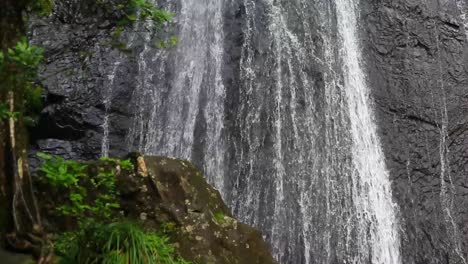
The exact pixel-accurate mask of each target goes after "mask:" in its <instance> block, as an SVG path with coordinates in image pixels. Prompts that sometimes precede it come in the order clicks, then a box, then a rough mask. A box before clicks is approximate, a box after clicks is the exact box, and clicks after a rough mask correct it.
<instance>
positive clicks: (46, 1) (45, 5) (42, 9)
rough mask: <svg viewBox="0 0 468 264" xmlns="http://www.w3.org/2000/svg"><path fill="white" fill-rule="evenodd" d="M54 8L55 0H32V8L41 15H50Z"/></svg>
mask: <svg viewBox="0 0 468 264" xmlns="http://www.w3.org/2000/svg"><path fill="white" fill-rule="evenodd" d="M53 8H54V1H53V0H33V1H30V9H31V11H32V12H34V13H36V14H38V15H39V16H48V15H50V14H51V13H52V10H53Z"/></svg>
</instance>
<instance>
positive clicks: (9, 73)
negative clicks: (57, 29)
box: [0, 39, 43, 123]
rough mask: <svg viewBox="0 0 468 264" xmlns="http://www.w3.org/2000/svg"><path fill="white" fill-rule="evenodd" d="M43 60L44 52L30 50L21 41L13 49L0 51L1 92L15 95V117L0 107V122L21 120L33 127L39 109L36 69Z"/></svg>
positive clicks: (40, 105)
mask: <svg viewBox="0 0 468 264" xmlns="http://www.w3.org/2000/svg"><path fill="white" fill-rule="evenodd" d="M42 58H43V50H42V49H41V48H39V47H37V46H31V45H29V43H28V42H27V41H26V39H22V40H21V41H19V42H18V43H17V44H16V45H15V47H13V48H10V49H8V50H7V51H5V52H3V51H0V83H1V84H2V86H1V87H0V92H3V93H5V92H8V91H13V92H14V93H15V95H16V100H15V101H16V105H15V109H17V110H18V111H17V112H15V113H9V112H8V111H7V110H5V108H6V109H8V107H5V105H6V103H3V106H0V119H5V118H9V117H13V116H14V117H15V118H16V117H18V116H24V117H25V120H26V121H27V122H28V121H29V123H33V122H34V121H35V120H36V119H37V115H38V113H39V112H40V110H41V108H42V98H41V88H40V87H39V86H37V85H35V84H34V82H35V81H36V77H37V76H36V75H37V68H38V67H39V64H40V62H41V61H42Z"/></svg>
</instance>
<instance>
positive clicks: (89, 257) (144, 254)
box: [56, 221, 189, 264]
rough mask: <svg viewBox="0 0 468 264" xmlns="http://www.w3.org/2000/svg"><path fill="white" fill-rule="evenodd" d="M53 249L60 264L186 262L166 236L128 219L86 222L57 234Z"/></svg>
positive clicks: (182, 263)
mask: <svg viewBox="0 0 468 264" xmlns="http://www.w3.org/2000/svg"><path fill="white" fill-rule="evenodd" d="M56 251H57V254H58V255H60V256H63V257H62V259H61V261H60V263H62V264H88V263H89V264H90V263H102V264H128V263H132V264H149V263H151V264H189V262H187V261H184V260H183V259H180V258H177V257H174V256H175V252H174V248H173V246H172V245H170V243H169V240H168V238H167V237H164V236H160V235H158V234H156V233H151V232H145V231H144V230H143V229H142V228H140V227H139V226H138V225H137V224H134V223H129V222H118V223H111V224H103V223H98V222H94V221H88V222H86V223H83V224H82V225H81V226H80V228H79V230H78V231H76V232H72V233H66V234H64V235H62V236H60V237H59V239H58V240H57V243H56Z"/></svg>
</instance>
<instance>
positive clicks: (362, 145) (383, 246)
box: [336, 0, 401, 264]
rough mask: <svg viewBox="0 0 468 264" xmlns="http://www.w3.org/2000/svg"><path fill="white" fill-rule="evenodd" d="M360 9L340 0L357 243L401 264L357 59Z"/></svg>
mask: <svg viewBox="0 0 468 264" xmlns="http://www.w3.org/2000/svg"><path fill="white" fill-rule="evenodd" d="M356 5H357V3H356V1H355V0H337V1H336V8H337V16H338V31H339V33H340V35H341V40H342V43H341V45H342V47H341V55H342V59H343V72H344V85H345V90H346V97H347V99H348V107H349V115H350V121H351V134H352V138H353V147H352V150H353V164H354V167H355V169H356V170H355V172H354V175H353V179H354V180H353V187H352V188H353V200H354V201H355V206H356V207H357V212H358V214H359V216H358V221H359V223H358V225H360V226H359V228H358V232H359V235H358V239H359V240H358V241H357V243H358V246H359V248H367V247H370V249H369V250H370V253H371V255H372V263H382V264H384V263H400V262H401V261H400V253H399V237H398V232H397V226H396V224H397V221H396V216H395V210H394V205H393V203H392V195H391V189H390V181H389V175H388V172H387V169H386V167H385V162H384V157H383V154H382V150H381V147H380V143H379V139H378V137H377V133H376V126H375V123H374V121H373V117H372V112H371V109H370V105H369V89H368V88H367V85H366V80H365V74H364V72H363V70H362V68H361V65H360V61H359V60H360V58H361V54H360V51H359V44H358V39H357V36H358V31H357V29H358V26H357V14H356V12H357V11H356V8H357V6H356ZM367 234H369V235H367ZM356 263H362V260H361V259H358V260H357V261H356Z"/></svg>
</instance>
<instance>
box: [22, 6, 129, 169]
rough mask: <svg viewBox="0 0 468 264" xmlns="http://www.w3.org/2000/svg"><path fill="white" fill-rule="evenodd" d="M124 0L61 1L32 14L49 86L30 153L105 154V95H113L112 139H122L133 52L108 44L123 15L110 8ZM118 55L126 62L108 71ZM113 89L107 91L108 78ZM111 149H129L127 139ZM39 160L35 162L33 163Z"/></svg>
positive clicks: (34, 38) (44, 82)
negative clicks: (49, 10)
mask: <svg viewBox="0 0 468 264" xmlns="http://www.w3.org/2000/svg"><path fill="white" fill-rule="evenodd" d="M123 1H124V0H106V2H108V3H109V4H110V7H103V6H101V5H98V4H97V3H96V1H94V0H85V1H81V0H73V1H57V4H56V8H55V9H54V12H53V14H52V15H51V16H50V17H48V18H33V19H32V20H31V23H30V25H29V35H30V38H31V40H32V43H33V44H36V45H39V46H41V47H43V48H44V49H45V62H44V64H43V66H42V68H41V69H40V72H39V76H40V78H41V79H42V85H43V86H44V87H45V88H46V103H45V106H46V108H45V109H44V110H43V112H42V114H41V117H40V120H39V124H38V126H37V127H36V128H35V129H34V130H33V132H32V133H31V135H32V142H33V145H32V152H33V153H34V152H35V151H36V150H40V151H46V152H50V153H54V154H65V156H66V157H67V158H71V159H94V158H96V157H99V155H100V153H101V142H102V137H103V134H104V132H103V123H104V116H105V114H106V109H105V103H104V102H105V99H106V98H111V99H112V106H111V108H110V109H109V110H108V111H107V112H108V113H110V115H109V122H108V123H109V128H110V129H109V130H110V131H111V132H110V134H109V141H111V142H124V141H125V135H126V131H127V130H128V128H129V126H130V125H129V122H130V121H129V119H130V116H131V109H130V107H129V104H128V101H129V100H130V98H131V95H132V87H133V80H132V78H130V76H132V75H134V73H135V71H136V68H135V67H134V63H133V61H132V60H131V57H127V56H124V55H123V54H122V52H120V51H119V50H118V49H115V48H112V47H111V46H110V40H111V38H110V34H111V33H112V29H113V28H114V26H115V23H116V22H117V21H118V20H119V19H120V14H119V11H118V10H113V9H112V7H115V6H117V5H118V3H121V2H123ZM116 58H120V61H121V62H122V65H121V66H120V67H118V70H117V71H116V72H115V73H114V76H109V71H108V69H109V68H112V67H113V66H114V65H113V63H114V62H115V61H116ZM111 78H113V87H112V89H113V91H112V94H109V79H111ZM111 145H112V146H113V150H112V151H113V154H114V155H115V156H120V155H122V154H125V144H111ZM34 164H35V163H33V164H32V165H33V166H34Z"/></svg>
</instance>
